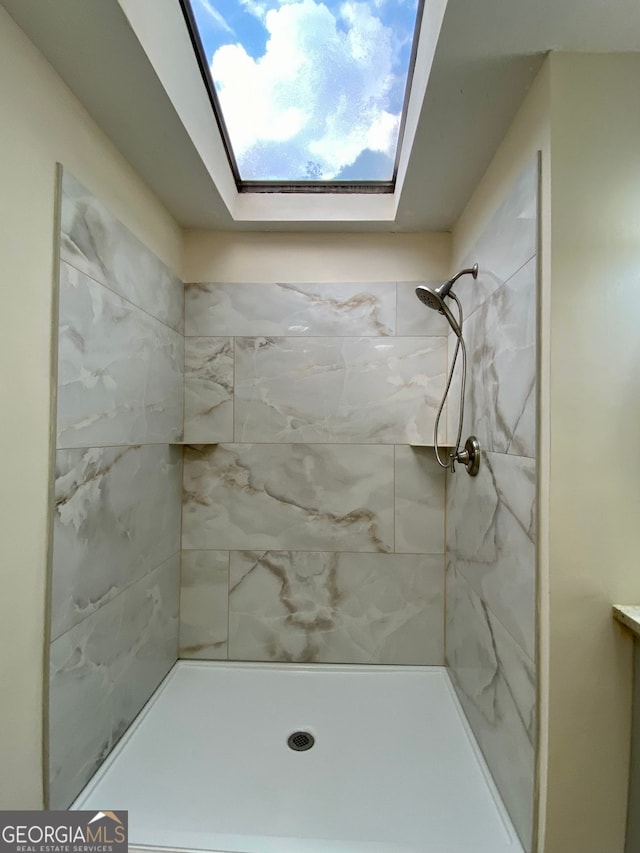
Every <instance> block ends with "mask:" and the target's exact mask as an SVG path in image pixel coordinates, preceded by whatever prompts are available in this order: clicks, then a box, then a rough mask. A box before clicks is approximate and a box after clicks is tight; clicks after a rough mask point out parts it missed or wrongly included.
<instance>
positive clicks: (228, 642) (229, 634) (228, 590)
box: [226, 550, 233, 660]
mask: <svg viewBox="0 0 640 853" xmlns="http://www.w3.org/2000/svg"><path fill="white" fill-rule="evenodd" d="M230 629H231V551H229V550H227V657H226V659H227V660H233V658H232V657H231V633H230Z"/></svg>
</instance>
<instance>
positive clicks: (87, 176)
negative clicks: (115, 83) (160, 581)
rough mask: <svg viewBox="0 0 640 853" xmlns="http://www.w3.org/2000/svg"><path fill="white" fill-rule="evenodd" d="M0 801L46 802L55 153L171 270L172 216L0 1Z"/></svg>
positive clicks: (177, 240) (176, 251)
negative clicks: (44, 726) (44, 729)
mask: <svg viewBox="0 0 640 853" xmlns="http://www.w3.org/2000/svg"><path fill="white" fill-rule="evenodd" d="M0 115H1V116H2V132H1V133H0V188H1V190H0V258H1V259H2V263H1V266H0V274H1V281H2V288H3V299H2V312H1V313H0V364H2V368H1V369H0V400H1V411H2V416H1V417H0V446H1V447H2V448H3V465H2V490H1V491H0V494H1V498H0V500H1V506H0V541H1V542H2V557H1V559H0V569H1V571H2V581H1V583H2V596H0V649H2V653H1V654H0V685H1V691H2V698H1V700H0V767H1V768H2V773H1V774H0V809H3V808H4V809H7V808H39V807H41V806H42V771H41V749H42V683H43V655H44V652H43V649H44V633H43V630H44V628H43V626H44V612H45V602H44V596H45V578H46V538H47V535H46V534H47V517H48V513H47V500H48V482H49V405H50V393H51V380H50V375H51V369H52V365H51V355H50V348H51V321H52V281H53V272H54V270H53V252H54V192H55V173H56V161H59V162H61V163H63V164H64V166H66V167H68V168H69V170H70V171H71V172H72V173H73V174H74V175H75V176H76V177H77V178H79V179H80V180H81V181H82V182H83V183H84V184H86V186H87V187H89V188H90V189H91V190H92V191H93V192H95V193H96V194H97V195H98V196H99V197H100V198H101V199H102V200H103V201H104V202H105V203H106V204H107V205H108V206H109V207H110V208H111V209H112V211H113V212H114V213H115V214H116V216H118V217H120V218H121V219H122V220H123V221H124V222H125V223H126V224H127V225H128V226H129V227H130V228H131V229H132V230H133V231H134V232H135V233H136V234H137V235H138V236H139V237H140V238H141V239H142V240H143V241H144V242H145V243H147V245H149V246H150V247H151V248H152V249H153V250H154V251H155V252H157V253H158V254H159V255H160V257H161V258H162V259H163V260H164V261H165V262H166V263H167V264H168V265H169V266H170V267H171V268H172V269H174V270H175V271H176V272H179V270H180V267H181V251H182V236H181V233H180V231H179V229H178V228H177V226H176V224H175V222H174V221H173V220H172V219H171V217H170V216H169V215H168V214H167V213H166V212H165V210H164V209H163V208H162V207H161V205H160V204H159V202H158V201H157V200H156V199H155V197H154V196H153V195H152V194H151V192H150V191H149V190H148V189H147V188H146V187H145V186H144V184H143V183H142V182H141V180H140V178H139V177H138V176H137V175H136V173H135V172H134V171H133V170H132V168H131V167H130V166H129V164H128V163H127V162H126V161H125V160H124V159H123V158H122V156H121V155H120V154H119V153H118V152H117V151H116V149H115V148H114V147H113V145H112V144H111V143H110V142H109V140H108V139H107V138H106V137H105V136H104V134H103V133H102V132H101V131H100V130H99V129H98V127H97V126H96V124H95V123H94V122H93V121H92V119H91V118H90V117H89V116H88V114H87V113H86V112H85V111H84V110H83V109H82V107H81V106H80V104H79V103H78V101H77V100H76V99H75V98H74V97H73V96H72V95H71V93H70V92H69V91H68V89H67V88H66V87H65V86H64V85H63V83H62V81H61V80H60V79H59V78H58V77H57V76H56V75H55V74H54V72H53V71H52V69H51V67H50V66H49V65H48V64H47V63H46V62H45V60H44V59H43V58H42V56H41V55H40V54H39V53H38V52H37V51H36V50H35V48H34V47H33V45H32V44H31V42H29V41H28V40H27V39H26V37H25V36H24V35H23V33H22V32H21V31H20V30H19V29H18V28H17V27H16V26H15V24H14V23H13V21H12V20H11V18H10V17H9V16H8V15H7V13H6V11H5V10H4V9H2V8H0Z"/></svg>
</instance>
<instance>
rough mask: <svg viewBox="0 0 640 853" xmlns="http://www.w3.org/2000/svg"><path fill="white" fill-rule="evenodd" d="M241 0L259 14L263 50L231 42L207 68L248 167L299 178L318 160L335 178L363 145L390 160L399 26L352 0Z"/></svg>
mask: <svg viewBox="0 0 640 853" xmlns="http://www.w3.org/2000/svg"><path fill="white" fill-rule="evenodd" d="M241 2H242V3H243V5H244V6H245V7H246V8H248V7H249V6H252V7H254V12H255V13H256V14H259V15H261V16H263V21H264V26H265V27H266V30H267V33H268V41H267V45H266V50H265V53H264V55H263V56H261V57H259V58H258V59H254V58H253V57H251V56H249V54H248V53H247V52H246V51H245V49H244V48H243V47H242V46H241V45H238V44H236V45H225V46H223V47H221V48H219V50H217V51H216V53H215V55H214V57H213V62H212V66H211V70H212V74H213V77H214V80H215V81H216V85H217V88H218V92H219V97H220V101H221V103H222V107H223V112H224V115H225V120H226V123H227V126H228V128H229V133H230V136H231V141H232V144H233V147H234V151H235V153H236V157H237V159H238V161H239V164H240V169H241V172H242V173H243V176H244V177H247V178H250V179H251V178H254V179H255V178H258V177H264V178H269V177H271V178H281V179H283V178H286V177H292V175H295V176H299V177H303V176H304V174H305V169H306V168H307V164H308V163H309V162H310V161H312V162H313V163H314V164H317V166H315V165H314V167H313V169H314V171H319V173H320V175H321V176H322V177H323V178H326V179H329V178H331V177H333V176H335V175H336V174H337V173H338V172H339V171H340V169H341V168H343V167H344V166H346V165H348V164H350V163H352V162H353V161H354V160H355V159H356V158H357V157H358V155H359V154H360V153H361V152H362V151H363V150H365V149H367V148H368V149H371V150H373V151H376V152H382V153H384V154H386V155H388V156H390V157H391V159H393V155H394V147H395V140H396V136H397V130H398V125H399V116H397V115H394V114H392V113H390V112H389V111H388V97H389V93H390V91H391V88H392V85H393V83H394V77H393V73H392V65H393V58H394V57H393V51H394V34H393V33H392V32H391V30H390V29H389V28H388V27H385V26H383V24H382V23H381V21H380V20H379V18H377V17H376V16H375V14H373V13H372V11H371V9H370V7H369V4H368V3H363V2H356V0H347V2H343V3H342V4H341V5H340V7H339V9H338V10H337V11H331V10H330V9H329V8H328V7H327V5H326V4H325V3H323V2H321V0H241ZM258 7H260V8H259V9H258ZM267 7H268V8H267ZM260 10H262V11H260ZM252 170H260V171H262V172H263V174H256V173H254V174H252V173H251V171H252Z"/></svg>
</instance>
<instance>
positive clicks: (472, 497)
mask: <svg viewBox="0 0 640 853" xmlns="http://www.w3.org/2000/svg"><path fill="white" fill-rule="evenodd" d="M535 510H536V471H535V461H534V460H532V459H526V458H522V457H516V456H507V455H504V454H500V453H483V454H482V461H481V464H480V472H479V474H478V476H477V477H469V476H468V475H467V473H466V471H465V470H464V469H463V468H458V469H457V471H456V473H455V474H453V475H449V476H448V482H447V553H448V559H449V560H450V562H452V564H453V565H454V566H455V568H456V569H457V571H459V572H461V573H462V574H463V575H464V577H465V579H466V580H467V581H468V582H469V583H470V584H471V586H472V587H473V589H474V590H475V592H476V593H477V594H478V595H479V596H480V598H481V599H482V601H483V602H486V603H487V604H488V606H489V608H490V609H491V610H492V611H493V613H495V615H496V616H497V618H498V619H499V620H500V621H501V622H502V624H503V625H504V627H505V628H506V629H507V630H508V631H509V632H510V633H511V635H512V636H513V638H514V639H515V641H516V642H517V643H518V645H519V646H520V647H521V648H522V649H523V650H524V651H525V652H526V654H527V655H528V656H529V657H530V658H533V657H534V656H535V612H536V606H535V603H536V543H535V537H536V526H535V525H536V519H535Z"/></svg>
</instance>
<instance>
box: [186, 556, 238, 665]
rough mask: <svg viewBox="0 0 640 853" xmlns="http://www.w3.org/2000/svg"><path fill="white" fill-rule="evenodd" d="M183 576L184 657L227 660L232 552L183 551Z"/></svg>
mask: <svg viewBox="0 0 640 853" xmlns="http://www.w3.org/2000/svg"><path fill="white" fill-rule="evenodd" d="M180 577H181V581H180V651H179V655H180V657H181V658H199V659H200V660H226V658H227V629H228V606H229V552H228V551H183V552H182V570H181V573H180Z"/></svg>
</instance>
